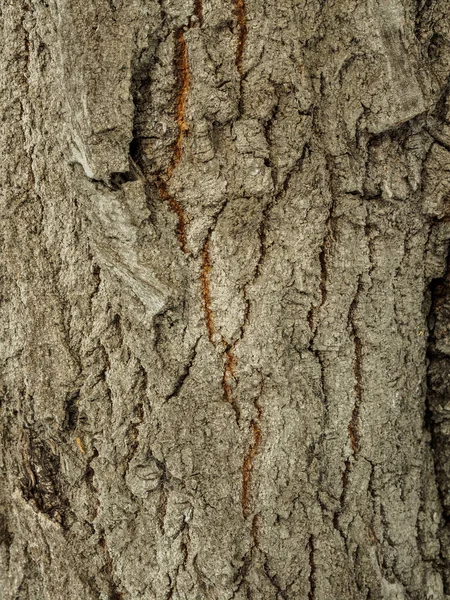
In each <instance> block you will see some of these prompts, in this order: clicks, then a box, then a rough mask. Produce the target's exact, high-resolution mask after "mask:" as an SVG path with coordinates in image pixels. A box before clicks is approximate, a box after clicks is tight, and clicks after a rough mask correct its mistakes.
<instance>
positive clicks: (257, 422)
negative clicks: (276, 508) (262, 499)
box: [241, 397, 263, 518]
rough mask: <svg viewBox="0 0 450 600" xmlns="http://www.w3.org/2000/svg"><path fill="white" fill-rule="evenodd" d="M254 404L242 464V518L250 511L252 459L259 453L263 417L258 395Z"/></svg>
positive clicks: (246, 516)
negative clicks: (248, 440)
mask: <svg viewBox="0 0 450 600" xmlns="http://www.w3.org/2000/svg"><path fill="white" fill-rule="evenodd" d="M254 406H255V409H256V417H255V418H254V419H252V420H251V421H250V431H251V435H252V440H251V443H250V446H249V448H248V451H247V454H246V455H245V457H244V463H243V465H242V492H241V504H242V514H243V515H244V518H248V517H249V516H250V514H251V511H252V489H251V487H252V473H253V469H254V460H255V457H256V456H257V455H258V454H259V451H260V448H261V443H262V430H261V419H262V417H263V410H262V407H261V404H260V403H259V397H258V398H256V399H255V401H254Z"/></svg>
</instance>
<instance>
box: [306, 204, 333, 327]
mask: <svg viewBox="0 0 450 600" xmlns="http://www.w3.org/2000/svg"><path fill="white" fill-rule="evenodd" d="M334 210H335V207H334V200H333V202H332V204H331V207H330V212H329V214H328V217H327V220H326V222H325V235H324V238H323V242H322V247H321V249H320V253H319V263H320V282H319V289H320V303H319V305H318V306H314V304H312V305H311V308H310V310H309V313H308V323H309V326H310V328H311V331H312V332H313V333H314V335H315V332H316V330H317V323H316V314H317V312H319V311H320V309H321V308H322V306H323V305H324V304H325V302H326V301H327V280H328V256H329V254H330V252H331V243H332V241H333V239H334V231H333V218H334Z"/></svg>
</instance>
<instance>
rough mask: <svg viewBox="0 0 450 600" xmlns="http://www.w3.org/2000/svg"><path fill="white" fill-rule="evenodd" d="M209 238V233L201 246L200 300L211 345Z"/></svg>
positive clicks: (212, 326) (212, 335)
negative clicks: (201, 300)
mask: <svg viewBox="0 0 450 600" xmlns="http://www.w3.org/2000/svg"><path fill="white" fill-rule="evenodd" d="M210 238H211V232H210V233H208V236H207V238H206V240H205V243H204V244H203V249H202V268H201V272H200V280H201V284H202V298H203V310H204V313H205V323H206V329H207V330H208V339H209V341H210V342H211V344H214V333H215V331H214V320H213V314H212V310H211V281H210V273H211V257H210V253H209V243H210Z"/></svg>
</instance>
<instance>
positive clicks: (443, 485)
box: [424, 250, 450, 594]
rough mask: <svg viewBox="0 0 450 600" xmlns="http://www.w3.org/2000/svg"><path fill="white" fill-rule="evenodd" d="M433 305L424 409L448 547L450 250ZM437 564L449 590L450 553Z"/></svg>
mask: <svg viewBox="0 0 450 600" xmlns="http://www.w3.org/2000/svg"><path fill="white" fill-rule="evenodd" d="M429 291H430V308H429V313H428V331H429V333H428V344H427V358H428V368H427V395H426V405H425V406H426V410H425V416H424V420H425V427H426V429H427V430H428V431H429V433H430V445H431V450H432V456H433V462H434V476H435V480H436V485H437V490H438V497H439V501H440V504H441V510H442V516H441V523H440V532H439V537H440V539H441V548H442V547H445V545H446V544H447V542H448V539H449V536H450V530H449V517H450V502H449V500H448V489H449V481H450V469H449V467H448V464H449V463H448V455H449V445H450V441H449V440H450V438H449V435H448V433H447V432H448V423H449V421H450V417H449V415H448V410H447V406H448V395H449V383H448V382H449V381H450V377H449V375H450V356H449V354H448V352H447V348H448V340H449V337H448V335H449V334H448V331H449V328H448V327H445V326H444V327H443V326H442V325H444V324H447V323H448V321H449V318H450V253H449V250H447V259H446V268H445V272H444V273H443V275H442V277H440V278H438V279H433V280H432V281H431V284H430V286H429ZM435 564H436V568H437V570H438V571H439V572H441V573H442V577H443V580H444V593H445V594H449V592H450V564H449V558H448V553H445V552H442V549H441V551H440V553H439V556H438V557H437V558H436V559H435Z"/></svg>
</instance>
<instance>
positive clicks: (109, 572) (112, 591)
mask: <svg viewBox="0 0 450 600" xmlns="http://www.w3.org/2000/svg"><path fill="white" fill-rule="evenodd" d="M98 544H99V546H100V548H101V549H102V550H103V552H104V553H105V559H106V563H105V566H104V567H103V569H102V571H104V573H105V575H106V579H107V581H108V584H109V599H110V600H123V595H122V593H121V592H119V589H118V586H119V584H118V583H116V578H115V574H114V563H113V560H112V558H111V554H110V553H109V548H108V544H107V543H106V538H105V536H104V535H102V536H101V537H100V539H99V541H98Z"/></svg>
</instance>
